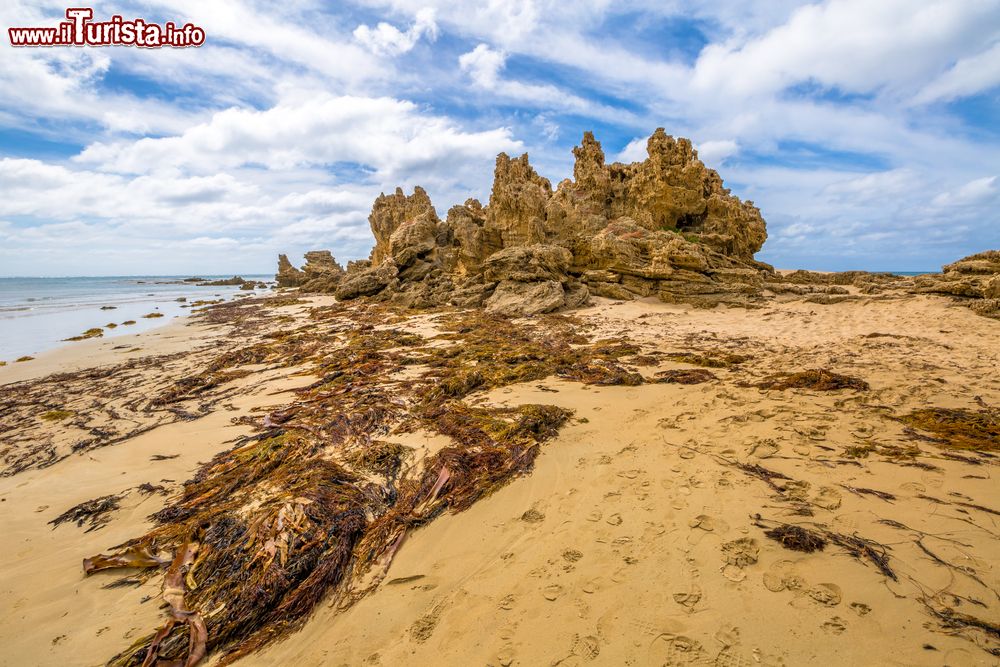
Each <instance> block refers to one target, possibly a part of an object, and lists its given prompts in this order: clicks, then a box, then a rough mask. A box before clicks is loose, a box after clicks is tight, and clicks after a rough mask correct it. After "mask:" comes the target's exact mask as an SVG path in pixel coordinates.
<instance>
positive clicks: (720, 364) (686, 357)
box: [663, 350, 752, 368]
mask: <svg viewBox="0 0 1000 667" xmlns="http://www.w3.org/2000/svg"><path fill="white" fill-rule="evenodd" d="M663 358H664V359H669V360H670V361H678V362H681V363H684V364H694V365H696V366H705V367H707V368H732V367H733V366H739V365H740V364H742V363H743V362H745V361H749V360H750V359H752V357H750V356H748V355H744V354H734V353H732V352H727V351H725V350H710V351H707V352H667V353H666V354H664V355H663Z"/></svg>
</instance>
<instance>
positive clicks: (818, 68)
mask: <svg viewBox="0 0 1000 667" xmlns="http://www.w3.org/2000/svg"><path fill="white" fill-rule="evenodd" d="M995 12H996V3H994V2H989V1H987V2H970V3H956V2H951V1H950V0H935V1H932V2H925V3H921V4H919V5H914V3H912V2H910V1H909V0H882V1H880V2H870V1H869V0H830V1H828V2H825V3H822V4H816V5H808V6H805V7H801V8H800V9H798V10H796V11H795V13H794V14H793V15H792V16H791V18H790V19H789V20H788V22H787V23H785V24H783V25H780V26H778V27H776V28H774V29H773V30H771V31H769V32H768V33H766V34H765V35H763V36H761V37H759V38H755V39H752V40H749V41H747V42H745V43H736V44H730V43H726V44H712V45H709V46H708V47H706V48H705V49H704V51H702V53H701V55H700V56H699V58H698V62H697V65H696V67H695V73H694V80H693V83H694V85H695V86H696V88H697V89H699V90H701V91H707V90H720V91H721V92H724V93H725V94H729V95H739V96H745V97H749V96H757V95H767V94H770V93H773V92H776V91H779V90H782V89H784V88H786V87H788V86H793V85H796V84H799V83H807V82H816V83H818V84H820V85H822V86H830V87H839V88H842V89H844V90H847V91H852V92H860V93H870V92H875V91H878V90H879V89H881V88H883V87H885V88H889V89H906V88H910V87H913V86H919V85H920V84H921V83H922V82H923V81H925V80H926V78H927V76H928V75H930V74H933V73H936V72H937V71H938V70H939V68H940V66H941V65H940V63H941V60H942V54H953V53H956V52H958V53H961V52H963V51H965V50H966V49H968V48H969V44H970V42H971V43H976V42H978V41H979V40H981V39H983V38H984V37H985V36H987V35H990V34H991V33H993V31H994V30H995V26H992V25H990V21H989V18H990V16H991V14H992V15H993V16H994V17H995Z"/></svg>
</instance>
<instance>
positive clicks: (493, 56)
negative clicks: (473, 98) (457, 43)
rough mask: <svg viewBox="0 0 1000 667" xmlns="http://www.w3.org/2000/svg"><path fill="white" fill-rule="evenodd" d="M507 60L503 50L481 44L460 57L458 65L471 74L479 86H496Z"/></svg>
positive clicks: (490, 87)
mask: <svg viewBox="0 0 1000 667" xmlns="http://www.w3.org/2000/svg"><path fill="white" fill-rule="evenodd" d="M506 61H507V55H506V54H505V53H503V52H502V51H498V50H496V49H491V48H490V47H489V46H488V45H486V44H479V45H478V46H476V48H474V49H473V50H471V51H469V52H468V53H463V54H462V55H461V56H459V58H458V66H459V67H460V68H461V69H462V71H463V72H465V73H466V74H468V75H469V77H470V78H471V79H472V81H473V82H474V83H475V84H476V85H477V86H482V87H483V88H489V89H492V88H495V87H496V85H497V81H498V79H499V74H500V70H502V69H503V66H504V64H505V63H506Z"/></svg>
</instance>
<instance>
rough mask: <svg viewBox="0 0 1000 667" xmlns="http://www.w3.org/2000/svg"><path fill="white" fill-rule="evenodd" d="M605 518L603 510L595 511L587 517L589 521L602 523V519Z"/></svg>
mask: <svg viewBox="0 0 1000 667" xmlns="http://www.w3.org/2000/svg"><path fill="white" fill-rule="evenodd" d="M603 516H604V514H603V513H602V512H601V510H593V511H592V512H591V513H590V514H588V515H587V521H600V520H601V517H603Z"/></svg>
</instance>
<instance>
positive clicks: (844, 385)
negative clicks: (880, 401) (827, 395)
mask: <svg viewBox="0 0 1000 667" xmlns="http://www.w3.org/2000/svg"><path fill="white" fill-rule="evenodd" d="M753 386H755V387H758V388H760V389H777V390H779V391H783V390H786V389H812V390H814V391H836V390H838V389H853V390H855V391H868V389H869V387H868V383H867V382H865V381H864V380H862V379H860V378H856V377H852V376H850V375H841V374H840V373H834V372H833V371H830V370H827V369H825V368H814V369H810V370H806V371H800V372H798V373H777V374H775V375H769V376H768V377H766V378H764V379H763V380H761V381H760V382H758V383H756V384H755V385H753Z"/></svg>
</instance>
